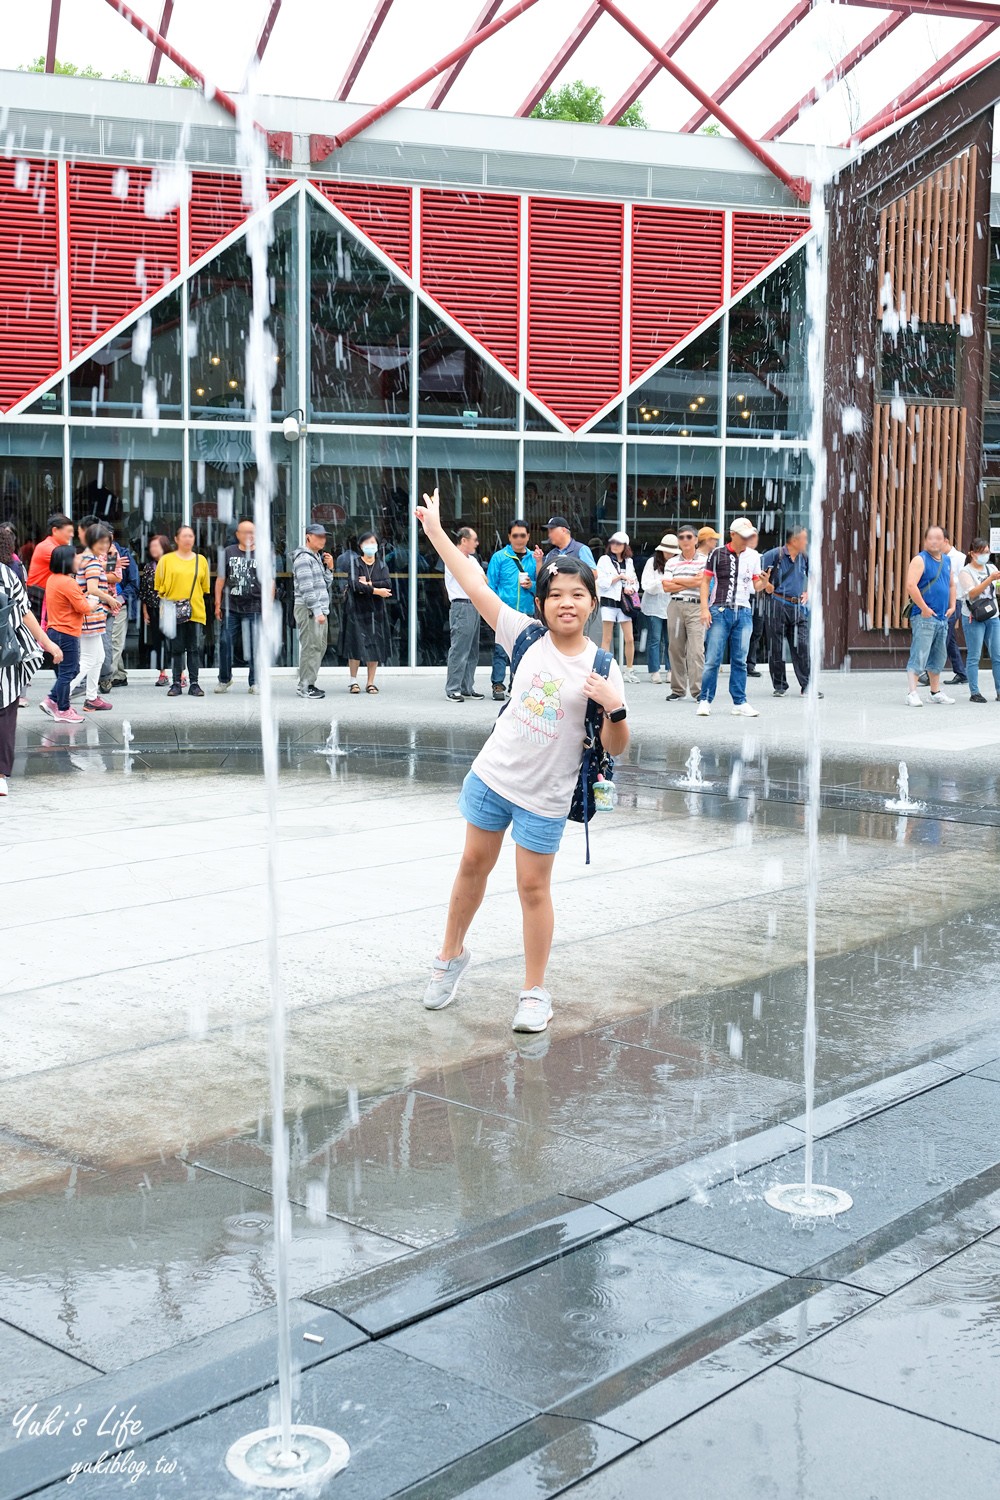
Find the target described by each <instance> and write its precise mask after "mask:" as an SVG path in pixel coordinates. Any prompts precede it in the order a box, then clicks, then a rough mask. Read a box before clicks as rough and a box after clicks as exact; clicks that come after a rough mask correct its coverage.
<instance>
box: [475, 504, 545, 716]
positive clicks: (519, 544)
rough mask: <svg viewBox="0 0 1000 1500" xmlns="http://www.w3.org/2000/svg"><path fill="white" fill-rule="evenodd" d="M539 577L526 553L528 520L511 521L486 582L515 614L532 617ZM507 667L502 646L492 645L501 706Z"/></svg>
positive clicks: (491, 559) (506, 659) (491, 563)
mask: <svg viewBox="0 0 1000 1500" xmlns="http://www.w3.org/2000/svg"><path fill="white" fill-rule="evenodd" d="M537 576H538V568H537V565H536V563H535V559H534V557H533V556H532V554H531V553H530V552H529V551H528V523H527V521H521V520H517V521H512V522H511V523H510V530H509V531H508V533H507V545H506V547H504V548H502V549H501V551H499V552H494V554H493V556H492V557H491V558H490V563H489V567H488V568H487V569H486V582H487V583H488V584H489V586H490V588H491V589H492V590H493V592H494V594H497V595H498V596H499V597H500V598H501V599H502V600H503V602H504V604H509V605H510V607H511V609H516V610H517V612H518V614H522V615H533V614H534V613H535V580H536V578H537ZM509 666H510V657H509V656H508V655H507V653H506V651H505V650H504V649H503V647H502V646H498V645H497V644H496V643H494V646H493V672H492V678H493V696H494V698H495V699H496V700H497V702H498V703H502V702H503V700H504V698H505V697H506V690H505V688H504V682H505V679H506V676H507V668H508V667H509Z"/></svg>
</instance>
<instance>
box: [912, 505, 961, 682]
mask: <svg viewBox="0 0 1000 1500" xmlns="http://www.w3.org/2000/svg"><path fill="white" fill-rule="evenodd" d="M906 592H907V594H908V596H909V598H910V599H911V600H912V601H913V611H912V613H911V615H910V631H911V634H912V637H913V639H912V642H911V645H910V659H909V661H908V662H907V663H906V681H907V687H908V689H909V692H908V693H907V695H906V701H907V703H908V704H909V706H910V707H911V708H923V706H924V700H923V699H922V698H921V696H920V694H919V693H918V691H917V684H918V682H919V680H920V674H921V672H926V673H927V677H928V680H929V681H930V686H931V702H932V703H954V701H955V700H954V698H951V697H949V695H948V694H947V693H946V692H943V691H942V688H941V673H942V671H943V670H944V664H945V662H946V661H947V660H948V621H949V620H950V619H951V617H952V615H953V614H954V613H955V599H956V579H955V576H954V573H953V572H952V566H951V558H950V557H949V556H948V543H947V540H946V538H945V534H944V532H943V531H942V529H941V527H940V526H928V528H927V530H926V531H925V532H924V545H923V547H922V549H921V550H920V551H919V552H918V553H917V555H916V557H914V558H912V559H911V561H910V566H909V568H908V570H907V574H906Z"/></svg>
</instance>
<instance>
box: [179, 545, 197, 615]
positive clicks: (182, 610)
mask: <svg viewBox="0 0 1000 1500" xmlns="http://www.w3.org/2000/svg"><path fill="white" fill-rule="evenodd" d="M200 562H201V556H200V554H199V553H197V552H196V553H195V555H194V577H193V578H192V580H191V592H190V594H188V596H187V598H186V599H181V600H180V602H179V603H178V604H177V605H176V611H177V612H176V614H175V615H174V619H175V620H176V621H177V623H178V625H186V624H187V622H188V620H190V618H191V600H192V599H193V598H194V591H195V589H196V587H197V585H198V564H199V563H200Z"/></svg>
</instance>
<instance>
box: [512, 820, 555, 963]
mask: <svg viewBox="0 0 1000 1500" xmlns="http://www.w3.org/2000/svg"><path fill="white" fill-rule="evenodd" d="M554 860H555V855H554V854H535V853H534V851H533V850H531V849H522V848H521V846H520V844H518V846H517V894H518V896H519V898H520V901H521V918H522V924H523V929H524V988H525V989H526V990H530V989H534V987H535V985H544V984H545V970H546V967H547V965H548V962H549V953H550V951H551V948H552V928H553V925H554V921H555V917H554V914H553V911H552V865H553V862H554Z"/></svg>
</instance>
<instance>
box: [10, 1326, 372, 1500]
mask: <svg viewBox="0 0 1000 1500" xmlns="http://www.w3.org/2000/svg"><path fill="white" fill-rule="evenodd" d="M290 1323H291V1349H292V1360H293V1364H294V1367H295V1369H296V1370H303V1369H308V1368H309V1367H310V1366H311V1365H314V1364H319V1363H321V1362H322V1361H324V1360H328V1359H331V1358H332V1357H333V1356H334V1355H337V1354H341V1353H343V1352H344V1351H345V1350H346V1349H353V1348H355V1347H357V1346H358V1345H359V1344H362V1343H364V1342H365V1335H364V1334H363V1333H362V1332H360V1330H359V1329H357V1328H355V1327H354V1325H353V1324H351V1323H348V1322H347V1321H346V1319H344V1318H341V1317H339V1316H338V1315H337V1314H336V1313H333V1312H325V1311H321V1310H320V1309H319V1308H317V1307H313V1306H311V1305H310V1304H308V1303H305V1302H300V1301H298V1300H295V1301H293V1302H292V1303H291V1306H290ZM277 1346H278V1338H277V1324H276V1317H275V1314H274V1312H273V1310H272V1311H269V1312H266V1313H255V1314H253V1315H252V1316H251V1317H249V1318H242V1319H240V1320H239V1321H238V1322H235V1323H229V1324H227V1325H226V1326H225V1327H224V1328H218V1329H216V1330H214V1332H212V1333H208V1334H203V1335H201V1336H200V1337H199V1338H196V1339H191V1340H190V1341H189V1342H187V1343H184V1344H178V1345H177V1346H175V1347H174V1348H172V1349H167V1350H164V1351H163V1353H161V1354H154V1355H152V1356H151V1357H150V1358H149V1359H142V1360H137V1361H136V1363H134V1364H132V1365H129V1367H128V1369H127V1370H124V1371H115V1372H114V1373H113V1374H111V1375H104V1376H97V1377H95V1378H94V1379H91V1380H89V1381H88V1383H87V1384H86V1385H79V1384H76V1383H74V1382H72V1381H69V1380H67V1381H66V1382H65V1383H64V1385H63V1386H61V1387H59V1390H58V1394H56V1392H54V1391H53V1392H48V1393H46V1394H47V1396H48V1399H46V1400H45V1401H42V1402H35V1403H33V1402H32V1399H31V1398H30V1397H28V1396H27V1395H25V1396H24V1397H23V1398H22V1397H21V1396H18V1398H17V1403H16V1407H14V1406H12V1407H11V1410H10V1411H9V1412H7V1414H6V1416H5V1418H4V1419H3V1420H2V1421H0V1500H16V1497H18V1496H20V1495H22V1494H26V1493H29V1492H31V1491H34V1490H36V1489H40V1488H41V1487H42V1486H43V1485H46V1484H53V1483H55V1482H56V1481H58V1480H59V1479H62V1478H64V1476H65V1475H67V1474H69V1473H70V1471H71V1469H72V1466H73V1465H74V1464H75V1463H81V1462H85V1461H86V1460H87V1459H94V1458H98V1457H99V1456H100V1455H101V1453H102V1452H104V1451H105V1450H107V1449H108V1447H109V1445H110V1446H113V1445H114V1443H115V1441H116V1423H117V1419H118V1418H119V1417H120V1416H121V1415H122V1414H123V1413H125V1414H127V1413H128V1411H129V1409H130V1408H134V1415H133V1417H131V1418H130V1419H129V1420H130V1421H134V1420H138V1421H139V1422H140V1423H141V1424H142V1430H141V1433H140V1432H136V1431H135V1430H134V1429H132V1432H134V1435H135V1436H136V1437H138V1438H140V1439H141V1441H143V1442H149V1441H150V1440H151V1439H153V1438H156V1437H159V1436H161V1435H162V1434H163V1433H166V1432H169V1431H171V1430H172V1429H173V1428H176V1427H182V1426H183V1425H184V1424H185V1423H188V1422H192V1421H194V1420H196V1419H197V1418H198V1417H201V1416H203V1415H204V1414H205V1413H206V1412H209V1411H213V1410H216V1409H218V1408H219V1407H222V1406H225V1405H227V1404H229V1403H231V1402H233V1401H237V1400H239V1399H240V1398H241V1397H242V1396H245V1395H248V1394H250V1393H251V1392H253V1391H260V1390H264V1389H265V1388H266V1387H268V1386H270V1385H272V1384H273V1383H274V1380H275V1371H276V1370H277V1360H278V1348H277ZM78 1378H79V1377H78ZM67 1387H68V1388H67ZM6 1404H8V1403H5V1405H4V1406H2V1407H0V1411H3V1410H5V1407H6ZM32 1404H34V1405H35V1410H34V1411H29V1410H27V1409H26V1408H28V1407H30V1406H31V1405H32ZM109 1414H111V1415H110V1418H109ZM39 1421H42V1422H45V1423H46V1427H45V1430H44V1432H43V1433H41V1434H39V1435H37V1436H32V1424H33V1423H37V1422H39ZM128 1446H129V1443H128V1442H126V1443H125V1444H124V1447H126V1448H127V1447H128Z"/></svg>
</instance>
